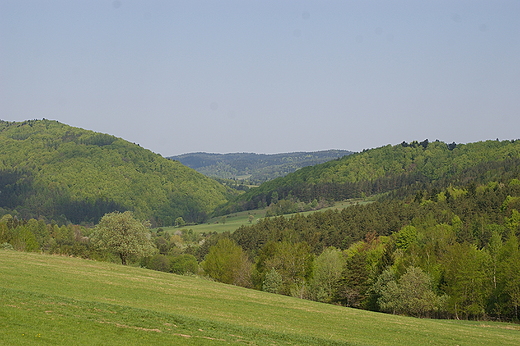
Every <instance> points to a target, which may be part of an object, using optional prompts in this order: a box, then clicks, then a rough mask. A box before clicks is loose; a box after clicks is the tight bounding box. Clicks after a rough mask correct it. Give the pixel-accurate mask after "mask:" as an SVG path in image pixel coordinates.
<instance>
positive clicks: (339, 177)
mask: <svg viewBox="0 0 520 346" xmlns="http://www.w3.org/2000/svg"><path fill="white" fill-rule="evenodd" d="M519 166H520V141H515V140H513V141H507V140H506V141H494V140H490V141H483V142H476V143H468V144H455V143H451V144H447V143H444V142H440V141H435V142H429V141H428V140H425V141H423V142H417V141H414V142H411V143H406V142H403V143H401V144H398V145H394V146H392V145H387V146H384V147H380V148H375V149H369V150H364V151H362V152H360V153H355V154H352V155H348V156H345V157H342V158H340V159H338V160H333V161H329V162H326V163H322V164H319V165H315V166H310V167H304V168H302V169H299V170H298V171H296V172H293V173H290V174H288V175H287V176H285V177H280V178H277V179H274V180H271V181H268V182H266V183H264V184H262V185H261V186H260V187H258V188H253V189H250V190H249V191H248V192H247V193H245V194H243V195H241V196H239V197H238V198H237V200H235V201H234V202H232V203H230V204H229V205H228V206H227V207H226V208H224V209H223V210H222V213H224V214H225V213H228V212H233V211H237V210H250V209H256V208H259V207H265V206H266V205H270V204H272V203H273V202H277V201H278V200H283V199H290V200H293V201H296V200H299V201H302V202H307V203H309V202H311V201H313V200H315V199H320V198H321V199H327V200H333V201H341V200H345V199H349V198H360V197H366V196H373V195H378V194H379V195H380V194H384V193H386V194H388V193H390V192H392V193H393V195H394V196H395V195H406V194H409V193H412V194H414V193H415V192H416V191H417V190H421V189H427V188H431V187H435V188H438V189H439V188H445V187H447V186H449V185H450V184H454V185H460V184H465V183H468V182H473V183H487V182H489V181H493V180H497V179H498V180H507V179H511V178H514V177H517V176H518V167H519Z"/></svg>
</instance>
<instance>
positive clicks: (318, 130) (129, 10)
mask: <svg viewBox="0 0 520 346" xmlns="http://www.w3.org/2000/svg"><path fill="white" fill-rule="evenodd" d="M41 118H47V119H53V120H58V121H60V122H63V123H66V124H69V125H72V126H76V127H82V128H86V129H90V130H94V131H99V132H104V133H110V134H113V135H115V136H118V137H122V138H124V139H126V140H129V141H131V142H134V143H139V144H140V145H141V146H143V147H145V148H148V149H150V150H152V151H154V152H156V153H160V154H162V155H163V156H170V155H176V154H182V153H187V152H194V151H206V152H219V153H227V152H257V153H278V152H289V151H315V150H323V149H347V150H354V151H360V150H362V149H365V148H373V147H379V146H382V145H386V144H398V143H400V142H402V141H403V140H404V141H408V142H409V141H413V140H419V141H422V140H424V139H426V138H428V139H429V140H430V141H433V140H436V139H439V140H442V141H446V142H453V141H455V142H458V143H461V142H462V143H467V142H475V141H480V140H486V139H496V138H500V139H517V138H520V1H519V0H512V1H500V0H493V1H491V0H490V1H477V0H468V1H454V0H448V1H441V0H429V1H420V0H413V1H412V0H410V1H365V0H363V1H362V0H358V1H346V0H341V1H326V0H325V1H323V0H321V1H283V0H276V1H275V0H273V1H269V0H262V1H247V0H241V1H238V0H237V1H225V0H222V1H195V0H189V1H153V0H147V1H126V0H120V1H112V0H106V1H96V0H88V1H70V0H64V1H23V0H12V1H8V0H0V119H3V120H9V121H21V120H26V119H41Z"/></svg>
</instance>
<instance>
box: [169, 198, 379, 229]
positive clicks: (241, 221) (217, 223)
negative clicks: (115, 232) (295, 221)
mask: <svg viewBox="0 0 520 346" xmlns="http://www.w3.org/2000/svg"><path fill="white" fill-rule="evenodd" d="M356 203H369V202H368V201H365V200H362V199H350V200H347V201H341V202H335V203H334V206H333V207H327V208H323V209H320V210H317V211H325V210H328V209H343V208H347V207H350V206H352V205H354V204H356ZM265 212H266V208H264V209H254V210H247V211H240V212H236V213H232V214H229V215H225V217H226V222H225V223H222V216H218V217H215V218H213V219H211V220H209V221H208V222H207V223H204V224H198V225H190V226H184V227H180V228H178V227H175V226H171V227H161V228H162V229H163V230H165V231H168V232H170V233H173V232H175V231H178V230H183V229H192V230H193V231H194V232H198V233H201V232H206V233H208V232H217V233H222V232H226V231H228V232H233V231H236V230H237V229H238V228H239V227H240V226H248V225H251V224H250V223H249V214H251V215H253V216H254V220H253V223H256V222H258V220H260V219H261V218H263V217H264V216H265ZM315 212H316V211H315V210H313V211H306V212H302V213H298V214H301V215H309V214H312V213H315ZM293 215H295V214H286V215H284V216H285V217H291V216H293Z"/></svg>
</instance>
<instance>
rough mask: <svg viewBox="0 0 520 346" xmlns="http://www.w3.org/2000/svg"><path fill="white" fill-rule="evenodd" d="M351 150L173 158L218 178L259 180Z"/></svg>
mask: <svg viewBox="0 0 520 346" xmlns="http://www.w3.org/2000/svg"><path fill="white" fill-rule="evenodd" d="M352 153H353V152H352V151H348V150H322V151H314V152H294V153H280V154H255V153H230V154H213V153H189V154H183V155H178V156H171V157H169V159H172V160H177V161H179V162H180V163H182V164H184V165H186V166H188V167H191V168H193V169H195V170H196V171H198V172H200V173H202V174H204V175H206V176H209V177H215V178H223V179H247V180H248V181H250V182H252V183H255V184H258V183H262V182H265V181H268V180H271V179H274V178H278V177H281V176H284V175H286V174H288V173H291V172H294V171H296V170H297V169H300V168H302V167H307V166H313V165H316V164H320V163H323V162H327V161H330V160H334V159H338V158H340V157H343V156H346V155H350V154H352Z"/></svg>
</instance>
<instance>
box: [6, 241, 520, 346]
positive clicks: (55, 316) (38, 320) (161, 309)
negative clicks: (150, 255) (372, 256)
mask: <svg viewBox="0 0 520 346" xmlns="http://www.w3.org/2000/svg"><path fill="white" fill-rule="evenodd" d="M0 296H1V299H0V344H2V345H38V344H42V345H125V346H128V345H144V344H158V345H167V344H168V345H461V346H462V345H518V344H520V325H517V324H508V323H496V322H487V321H485V322H479V321H455V320H429V319H416V318H409V317H402V316H394V315H387V314H381V313H374V312H369V311H363V310H356V309H349V308H344V307H340V306H334V305H328V304H322V303H316V302H312V301H307V300H301V299H297V298H292V297H286V296H280V295H274V294H269V293H266V292H259V291H255V290H248V289H245V288H241V287H236V286H230V285H225V284H221V283H216V282H212V281H208V280H205V279H202V278H199V277H188V276H178V275H173V274H167V273H163V272H156V271H151V270H146V269H142V268H135V267H127V266H121V265H117V264H113V263H104V262H95V261H90V260H83V259H78V258H69V257H60V256H49V255H41V254H35V253H22V252H15V251H0Z"/></svg>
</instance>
